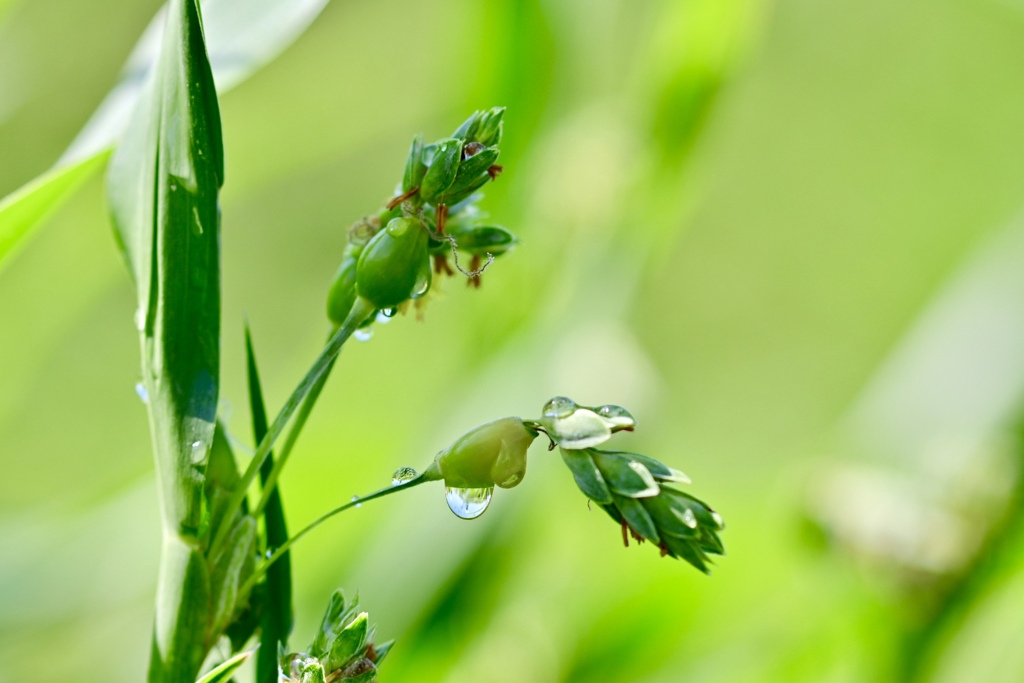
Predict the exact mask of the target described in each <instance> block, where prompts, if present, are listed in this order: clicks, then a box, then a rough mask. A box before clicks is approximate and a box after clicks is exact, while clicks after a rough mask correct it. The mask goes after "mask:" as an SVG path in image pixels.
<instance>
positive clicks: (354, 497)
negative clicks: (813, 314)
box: [352, 496, 363, 508]
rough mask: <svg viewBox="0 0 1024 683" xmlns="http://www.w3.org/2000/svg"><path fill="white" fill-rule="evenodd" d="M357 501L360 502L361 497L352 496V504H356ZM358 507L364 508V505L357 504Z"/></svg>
mask: <svg viewBox="0 0 1024 683" xmlns="http://www.w3.org/2000/svg"><path fill="white" fill-rule="evenodd" d="M357 500H359V496H352V502H353V503H356V501H357ZM356 507H357V508H361V507H363V504H362V503H356Z"/></svg>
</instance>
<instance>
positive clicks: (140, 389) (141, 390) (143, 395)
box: [135, 382, 149, 405]
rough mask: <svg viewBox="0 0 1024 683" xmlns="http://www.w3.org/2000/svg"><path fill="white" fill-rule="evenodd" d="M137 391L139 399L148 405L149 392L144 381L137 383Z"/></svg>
mask: <svg viewBox="0 0 1024 683" xmlns="http://www.w3.org/2000/svg"><path fill="white" fill-rule="evenodd" d="M135 393H136V394H138V396H139V399H141V401H142V402H143V403H145V404H146V405H149V392H148V391H146V387H145V386H144V385H143V384H142V382H136V383H135Z"/></svg>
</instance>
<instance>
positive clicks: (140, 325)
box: [135, 307, 146, 332]
mask: <svg viewBox="0 0 1024 683" xmlns="http://www.w3.org/2000/svg"><path fill="white" fill-rule="evenodd" d="M145 328H146V313H145V312H144V311H143V310H142V308H141V307H140V308H136V309H135V329H137V330H138V331H139V332H142V330H144V329H145Z"/></svg>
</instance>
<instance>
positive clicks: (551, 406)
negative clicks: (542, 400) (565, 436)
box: [544, 396, 576, 419]
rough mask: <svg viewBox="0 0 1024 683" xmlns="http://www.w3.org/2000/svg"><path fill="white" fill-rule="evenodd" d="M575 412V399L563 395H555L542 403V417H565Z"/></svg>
mask: <svg viewBox="0 0 1024 683" xmlns="http://www.w3.org/2000/svg"><path fill="white" fill-rule="evenodd" d="M574 412H576V401H574V400H572V399H571V398H566V397H565V396H555V397H554V398H553V399H551V400H550V401H548V402H547V403H546V404H545V405H544V417H553V418H556V419H559V418H566V417H569V416H570V415H572V414H573V413H574Z"/></svg>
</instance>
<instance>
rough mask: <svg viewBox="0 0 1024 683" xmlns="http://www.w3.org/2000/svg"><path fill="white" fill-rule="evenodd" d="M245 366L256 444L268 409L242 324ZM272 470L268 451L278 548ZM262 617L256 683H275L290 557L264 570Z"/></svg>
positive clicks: (280, 526)
mask: <svg viewBox="0 0 1024 683" xmlns="http://www.w3.org/2000/svg"><path fill="white" fill-rule="evenodd" d="M245 354H246V368H247V370H248V379H249V409H250V412H251V413H252V429H253V439H254V440H255V441H256V443H259V442H260V441H262V440H263V437H265V436H266V435H267V410H266V407H265V406H264V403H263V389H262V386H261V384H260V375H259V369H258V368H257V366H256V352H255V350H254V349H253V344H252V334H251V333H250V331H249V326H248V324H247V325H246V326H245ZM273 470H274V455H273V453H270V454H269V455H268V456H267V459H266V461H264V463H263V465H262V466H261V467H260V483H261V485H262V486H263V488H264V491H265V492H266V494H267V502H266V506H265V507H264V509H263V528H264V531H265V534H266V536H265V539H264V541H265V542H264V545H265V546H266V548H277V547H279V546H282V545H284V544H285V543H287V542H288V526H287V524H286V523H285V518H284V506H283V504H282V502H281V488H280V486H279V485H273V486H268V481H269V479H270V475H271V473H272V472H273ZM263 594H264V599H265V604H264V606H263V620H262V621H261V622H260V651H259V654H258V655H257V656H256V683H277V680H278V664H277V652H278V650H280V649H281V648H283V647H285V646H287V644H288V636H289V635H290V634H291V632H292V625H293V623H294V622H293V611H292V569H291V558H290V557H289V556H288V555H287V554H285V555H283V556H282V557H281V558H280V559H279V560H278V561H277V562H276V563H275V564H274V565H273V566H272V567H269V568H268V569H267V578H266V584H265V590H264V591H263Z"/></svg>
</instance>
